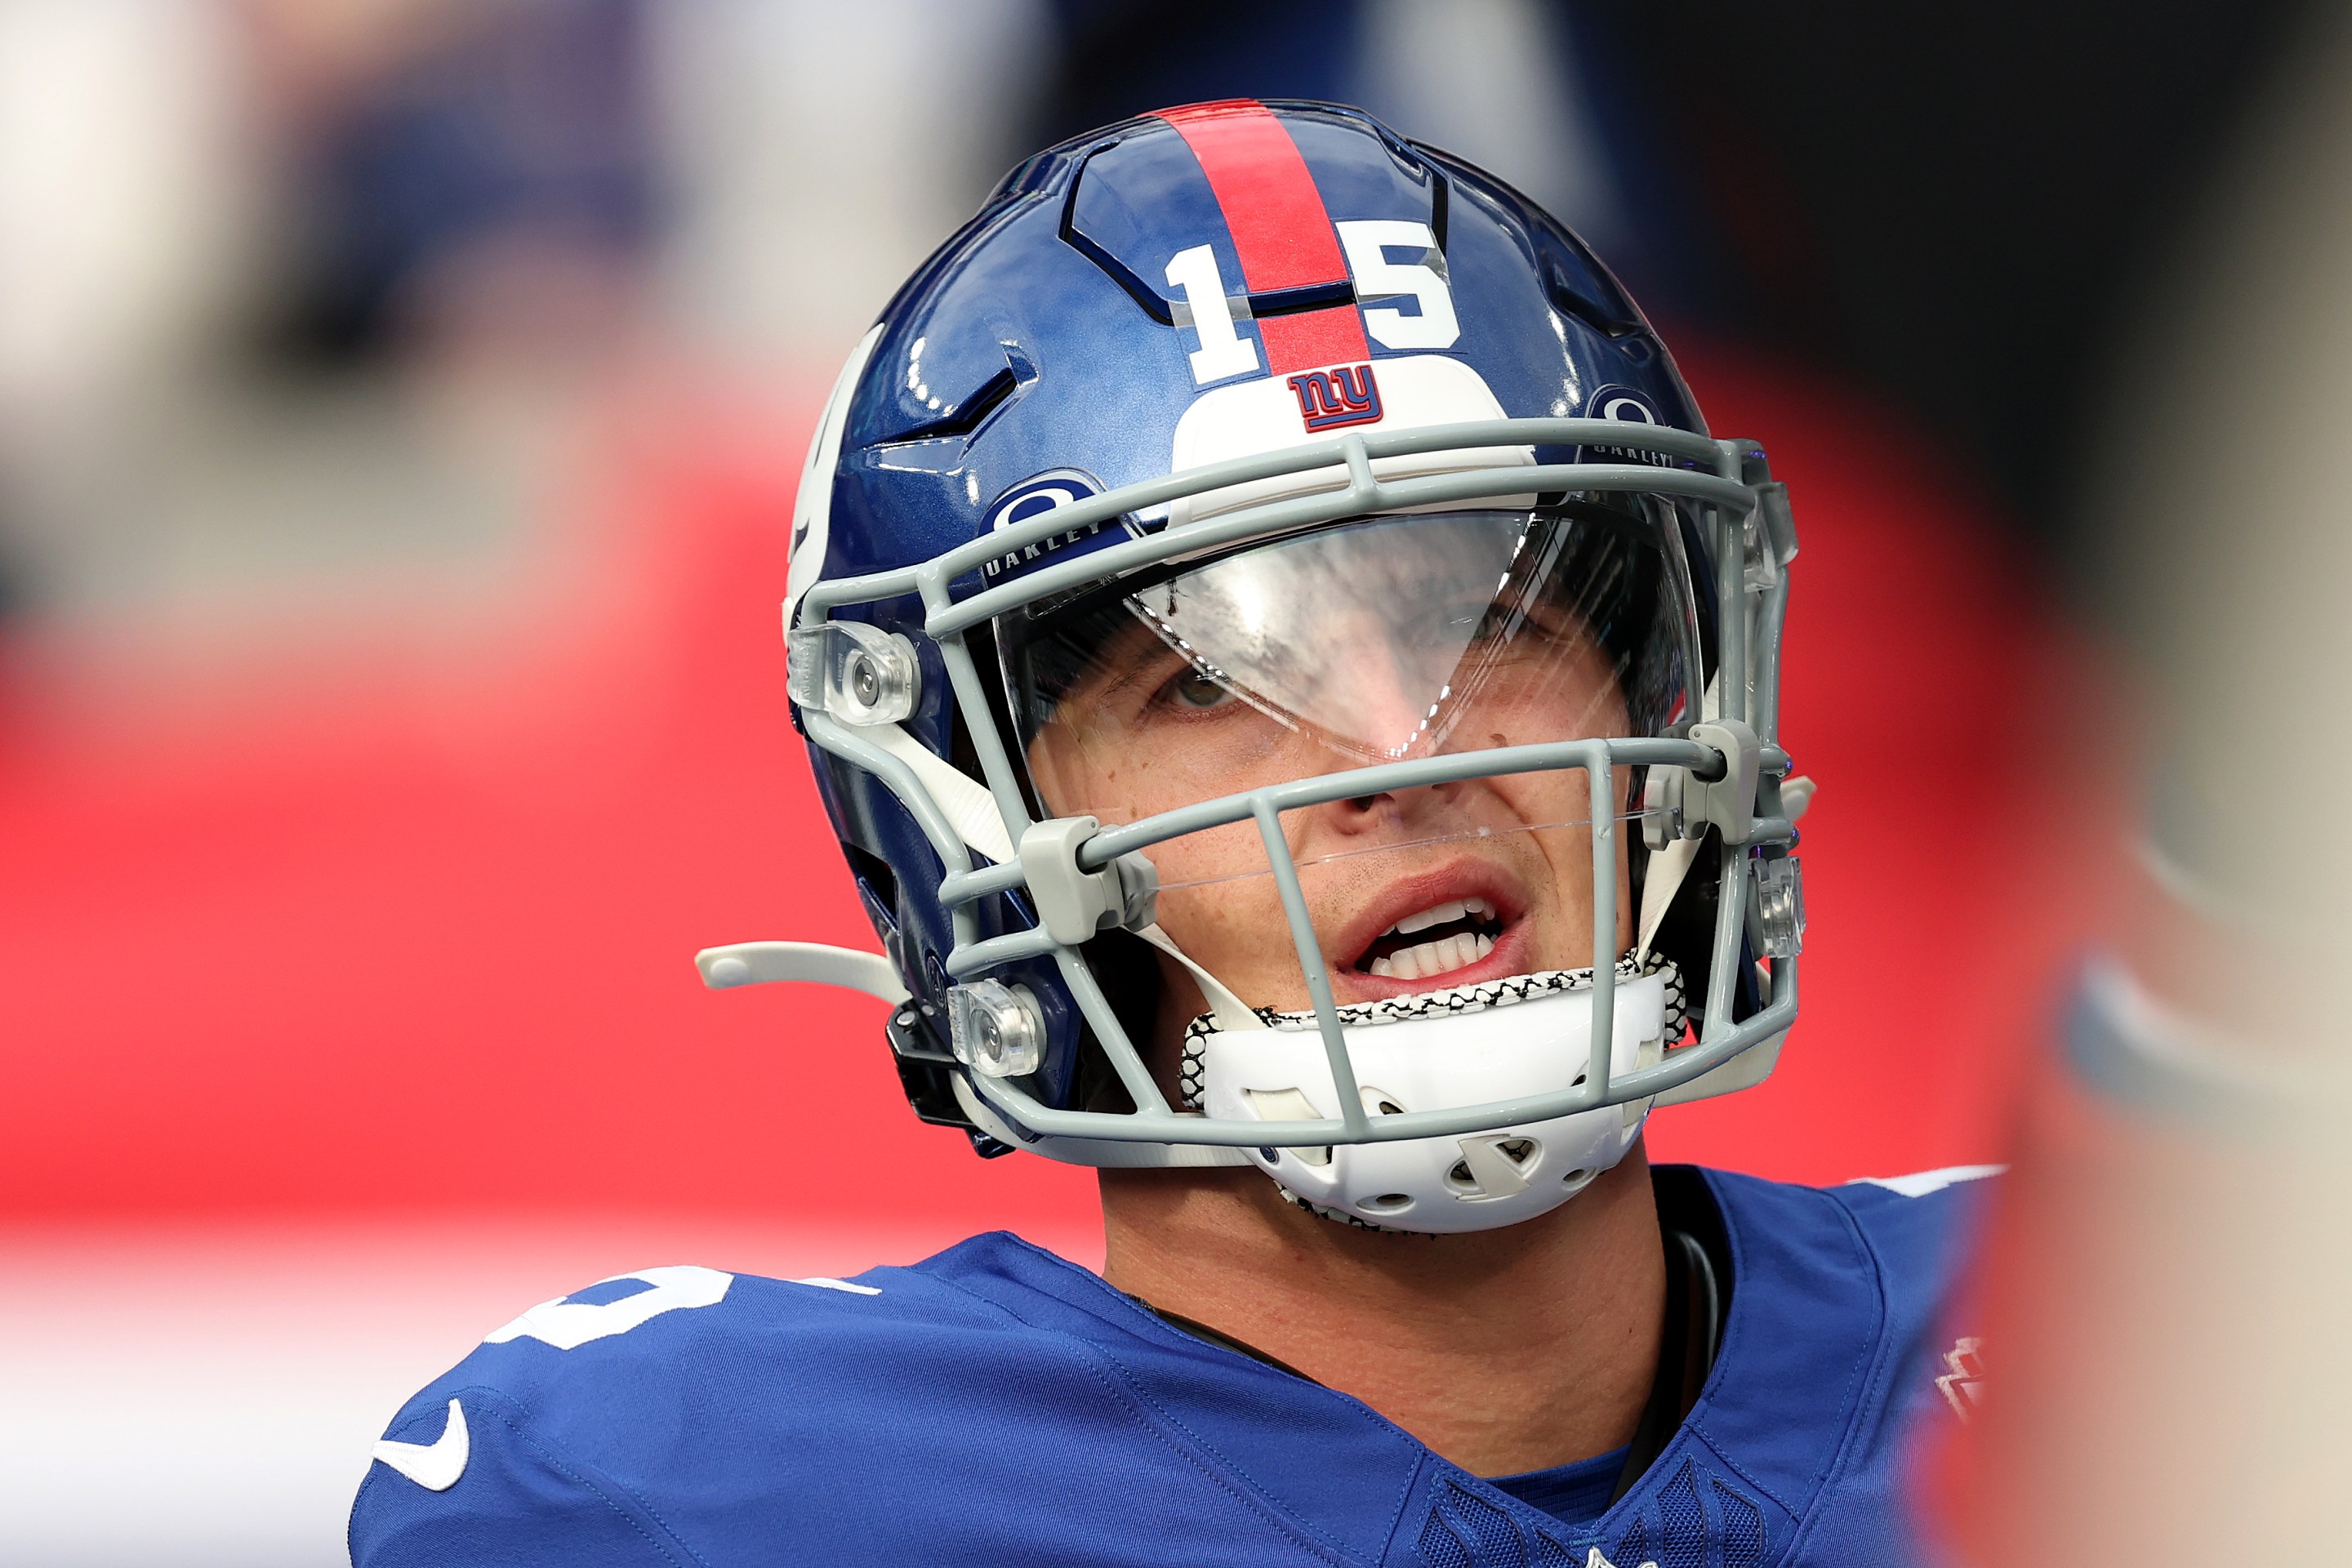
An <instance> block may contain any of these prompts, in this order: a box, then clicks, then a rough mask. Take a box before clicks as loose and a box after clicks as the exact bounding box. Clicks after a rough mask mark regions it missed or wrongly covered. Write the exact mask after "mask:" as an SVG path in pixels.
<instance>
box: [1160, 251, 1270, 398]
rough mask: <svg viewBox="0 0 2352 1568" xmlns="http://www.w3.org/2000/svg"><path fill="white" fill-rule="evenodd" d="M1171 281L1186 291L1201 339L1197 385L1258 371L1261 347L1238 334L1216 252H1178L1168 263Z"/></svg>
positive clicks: (1194, 372) (1195, 358) (1197, 351)
mask: <svg viewBox="0 0 2352 1568" xmlns="http://www.w3.org/2000/svg"><path fill="white" fill-rule="evenodd" d="M1168 281H1169V282H1170V283H1171V284H1172V285H1174V286H1175V287H1176V288H1177V289H1181V290H1182V292H1183V295H1184V308H1185V309H1186V310H1189V311H1191V312H1192V331H1195V332H1197V333H1199V334H1200V338H1201V346H1200V347H1199V348H1197V349H1194V350H1193V351H1192V382H1193V384H1195V385H1198V386H1205V385H1207V384H1209V383H1210V382H1213V381H1223V379H1224V378H1225V377H1227V376H1229V375H1241V374H1244V373H1245V372H1248V371H1253V370H1255V369H1256V368H1257V345H1256V344H1255V343H1254V342H1250V341H1249V340H1248V339H1247V338H1245V337H1244V336H1242V335H1241V334H1240V333H1239V332H1237V331H1234V317H1233V310H1232V308H1231V307H1230V306H1228V305H1227V304H1226V303H1225V280H1224V279H1223V277H1222V276H1220V275H1219V273H1218V271H1217V253H1216V252H1215V251H1213V250H1212V249H1210V248H1209V247H1207V246H1205V245H1196V246H1194V247H1192V249H1190V250H1180V251H1178V252H1177V253H1176V256H1175V259H1173V260H1171V262H1169V263H1168Z"/></svg>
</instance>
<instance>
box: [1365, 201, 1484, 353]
mask: <svg viewBox="0 0 2352 1568" xmlns="http://www.w3.org/2000/svg"><path fill="white" fill-rule="evenodd" d="M1338 228H1339V244H1340V246H1341V247H1343V248H1344V249H1345V250H1346V251H1347V253H1348V270H1349V272H1350V273H1352V274H1354V275H1355V279H1356V298H1357V299H1358V300H1360V301H1362V302H1363V304H1364V307H1365V309H1364V331H1367V332H1369V333H1370V334H1371V338H1372V341H1373V342H1376V343H1379V344H1380V345H1381V347H1383V348H1391V349H1442V348H1450V347H1452V346H1453V343H1454V339H1456V338H1458V337H1460V336H1461V335H1462V326H1461V323H1460V322H1459V321H1455V320H1454V291H1453V289H1449V288H1448V287H1447V286H1446V282H1445V275H1444V273H1443V272H1441V271H1439V270H1438V268H1439V267H1443V266H1444V262H1443V261H1440V262H1438V263H1437V265H1436V266H1432V265H1430V263H1429V261H1428V260H1427V259H1425V258H1430V257H1433V256H1436V255H1437V254H1438V250H1437V237H1436V236H1435V235H1433V234H1432V233H1430V232H1429V226H1428V225H1427V224H1425V223H1406V222H1400V221H1398V220H1395V219H1391V218H1365V219H1361V220H1360V221H1358V222H1354V223H1343V224H1339V225H1338ZM1391 250H1409V251H1412V253H1413V254H1414V257H1415V259H1414V260H1412V261H1391V260H1390V259H1389V258H1388V253H1389V252H1390V251H1391ZM1404 298H1410V299H1412V300H1414V301H1415V302H1416V303H1417V304H1418V305H1419V306H1420V307H1421V310H1420V313H1419V314H1418V315H1412V316H1408V315H1406V314H1405V313H1404V312H1403V311H1402V310H1394V309H1380V308H1375V306H1374V305H1373V301H1375V300H1396V299H1404Z"/></svg>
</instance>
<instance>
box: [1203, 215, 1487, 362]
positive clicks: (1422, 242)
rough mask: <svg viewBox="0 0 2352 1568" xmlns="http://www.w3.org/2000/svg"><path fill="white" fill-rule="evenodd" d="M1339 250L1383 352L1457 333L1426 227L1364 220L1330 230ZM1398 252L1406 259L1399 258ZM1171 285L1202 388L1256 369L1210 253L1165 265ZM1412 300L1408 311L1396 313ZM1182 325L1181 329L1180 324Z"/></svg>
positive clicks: (1446, 340)
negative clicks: (1193, 345)
mask: <svg viewBox="0 0 2352 1568" xmlns="http://www.w3.org/2000/svg"><path fill="white" fill-rule="evenodd" d="M1335 227H1337V228H1338V229H1339V245H1340V248H1341V249H1343V250H1344V251H1346V252H1347V257H1348V271H1349V275H1350V276H1351V277H1352V279H1354V282H1355V289H1356V299H1357V300H1358V301H1359V302H1360V304H1361V305H1362V307H1363V311H1364V331H1365V332H1366V333H1367V334H1368V335H1369V336H1370V338H1371V340H1372V341H1373V342H1376V343H1379V344H1380V345H1381V347H1382V348H1391V349H1442V348H1450V347H1451V346H1453V343H1454V339H1456V338H1458V337H1460V336H1461V335H1462V327H1461V323H1460V321H1458V320H1457V319H1456V318H1455V316H1454V291H1453V289H1452V288H1451V287H1450V286H1449V285H1448V283H1447V281H1446V276H1445V257H1444V252H1442V251H1440V250H1439V249H1438V247H1437V237H1436V236H1435V235H1433V234H1432V233H1431V232H1430V229H1429V226H1428V225H1427V224H1425V223H1412V222H1407V221H1402V220H1397V219H1390V218H1365V219H1360V220H1358V221H1355V222H1350V223H1342V224H1338V225H1335ZM1400 253H1406V254H1409V255H1410V257H1411V259H1409V260H1408V259H1403V258H1402V256H1401V255H1400ZM1167 277H1168V281H1169V283H1170V285H1171V287H1173V288H1174V289H1176V290H1177V292H1179V293H1180V294H1181V295H1183V296H1184V318H1187V319H1189V324H1190V325H1191V327H1192V331H1193V333H1194V335H1195V336H1196V337H1197V338H1198V339H1199V340H1200V344H1201V346H1200V347H1199V348H1197V349H1194V350H1193V351H1192V381H1193V383H1194V384H1196V385H1203V386H1205V385H1206V384H1209V383H1210V382H1213V381H1223V380H1224V379H1225V378H1226V377H1227V376H1232V375H1246V374H1249V373H1250V372H1252V371H1254V370H1255V369H1257V367H1258V360H1257V345H1256V344H1255V343H1254V342H1251V341H1250V340H1249V339H1247V338H1245V337H1243V336H1242V335H1241V333H1240V332H1239V331H1236V330H1235V327H1234V318H1235V316H1236V314H1240V315H1244V316H1246V315H1247V313H1248V307H1247V305H1246V304H1245V303H1244V304H1242V305H1241V307H1240V309H1239V310H1238V312H1237V311H1236V309H1235V302H1234V300H1232V298H1231V297H1230V296H1229V295H1228V294H1227V293H1226V292H1225V279H1224V275H1223V270H1222V269H1221V268H1219V267H1218V266H1217V255H1216V252H1215V250H1214V249H1213V248H1212V247H1209V246H1205V245H1196V246H1193V247H1192V248H1191V249H1189V250H1180V251H1178V252H1177V253H1176V254H1175V255H1174V256H1172V257H1171V258H1169V261H1168V271H1167ZM1403 300H1412V303H1413V307H1414V309H1413V313H1412V314H1411V315H1407V314H1406V313H1405V312H1404V311H1402V310H1399V309H1397V308H1396V306H1397V303H1400V302H1402V301H1403ZM1180 324H1185V323H1184V322H1183V321H1180Z"/></svg>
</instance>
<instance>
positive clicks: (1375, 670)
mask: <svg viewBox="0 0 2352 1568" xmlns="http://www.w3.org/2000/svg"><path fill="white" fill-rule="evenodd" d="M1415 666H1416V661H1414V660H1413V659H1412V657H1411V655H1410V654H1409V653H1408V652H1406V651H1405V650H1403V649H1401V648H1399V647H1396V646H1395V645H1394V644H1393V643H1391V641H1390V640H1389V639H1388V638H1387V637H1382V636H1360V637H1348V638H1346V639H1344V640H1342V641H1340V642H1339V643H1338V644H1337V646H1336V647H1334V649H1333V658H1332V665H1331V668H1332V675H1333V679H1332V682H1331V691H1330V697H1331V701H1330V702H1329V704H1328V710H1327V711H1328V714H1329V717H1330V721H1331V723H1332V727H1333V728H1334V729H1335V730H1337V731H1339V734H1340V736H1341V737H1342V738H1343V739H1345V740H1348V741H1350V742H1354V743H1355V744H1356V745H1357V746H1359V747H1361V748H1362V749H1364V750H1366V751H1368V752H1371V753H1372V754H1373V755H1375V756H1377V757H1379V758H1380V759H1381V761H1383V762H1402V761H1403V760H1404V759H1405V758H1406V757H1409V756H1411V755H1412V754H1413V753H1414V752H1416V751H1417V750H1419V749H1421V747H1422V745H1423V739H1424V737H1426V736H1427V735H1428V733H1429V730H1430V726H1431V724H1432V722H1433V721H1434V720H1435V719H1436V717H1437V715H1438V713H1439V712H1440V711H1441V710H1442V709H1443V706H1444V701H1445V700H1446V698H1447V697H1449V696H1451V695H1452V689H1451V688H1450V687H1449V686H1447V685H1446V684H1445V683H1444V681H1443V680H1440V679H1433V677H1432V673H1431V672H1430V671H1428V670H1426V669H1422V668H1416V667H1415Z"/></svg>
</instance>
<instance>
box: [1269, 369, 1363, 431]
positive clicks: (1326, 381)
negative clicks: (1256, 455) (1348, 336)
mask: <svg viewBox="0 0 2352 1568" xmlns="http://www.w3.org/2000/svg"><path fill="white" fill-rule="evenodd" d="M1289 383H1290V390H1291V391H1292V392H1293V393H1295V394H1296V395H1297V398H1298V417H1299V421H1300V422H1301V423H1302V424H1304V425H1305V426H1307V429H1309V430H1336V429H1338V428H1339V426H1343V425H1370V424H1371V423H1372V422H1373V421H1374V420H1377V419H1378V418H1380V416H1381V384H1380V383H1379V382H1377V381H1375V380H1373V379H1372V367H1371V366H1370V365H1369V364H1343V365H1339V366H1338V367H1336V368H1334V369H1331V370H1310V371H1307V372H1306V373H1305V374H1300V375H1294V376H1292V377H1290V378H1289Z"/></svg>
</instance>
